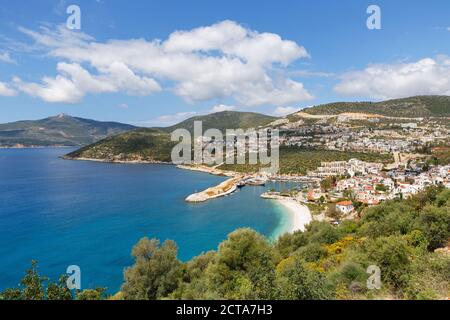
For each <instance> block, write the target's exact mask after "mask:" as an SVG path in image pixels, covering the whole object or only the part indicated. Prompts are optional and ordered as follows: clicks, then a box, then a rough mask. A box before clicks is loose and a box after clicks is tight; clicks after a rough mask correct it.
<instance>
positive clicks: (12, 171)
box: [0, 148, 289, 293]
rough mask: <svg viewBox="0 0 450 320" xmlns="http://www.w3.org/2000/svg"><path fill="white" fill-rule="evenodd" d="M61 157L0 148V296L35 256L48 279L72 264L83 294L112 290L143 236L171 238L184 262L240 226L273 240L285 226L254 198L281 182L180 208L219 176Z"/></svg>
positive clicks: (266, 203)
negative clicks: (96, 289) (86, 290)
mask: <svg viewBox="0 0 450 320" xmlns="http://www.w3.org/2000/svg"><path fill="white" fill-rule="evenodd" d="M70 151H72V149H69V148H48V149H47V148H45V149H0V243H1V246H0V257H1V258H0V290H3V289H5V288H7V287H13V286H17V284H18V282H19V280H20V279H21V278H22V276H23V274H24V272H25V270H26V268H28V267H29V266H30V262H31V260H32V259H35V260H38V261H39V267H40V271H41V273H42V274H45V275H47V276H50V277H51V278H52V279H54V280H55V279H57V278H58V276H59V275H61V274H63V273H64V272H65V270H66V268H67V267H68V266H69V265H78V266H79V267H80V268H81V282H82V287H83V288H93V287H107V288H108V292H110V293H114V292H116V291H117V290H118V289H119V288H120V285H121V283H122V281H123V270H124V268H126V267H127V266H130V265H131V264H132V263H133V260H132V258H131V256H130V252H131V248H132V246H133V245H134V244H135V243H136V242H137V241H138V240H139V239H140V238H142V237H144V236H147V237H149V238H158V239H161V240H165V239H172V240H175V241H176V242H177V244H178V246H179V258H180V259H181V260H183V261H185V260H188V259H190V258H192V257H193V256H196V255H198V254H200V253H202V252H204V251H208V250H213V249H216V248H217V245H218V244H219V243H220V242H221V241H223V240H224V239H225V238H226V236H227V234H228V233H229V232H231V231H233V230H235V229H236V228H239V227H251V228H253V229H255V230H257V231H259V232H261V233H262V234H264V235H266V236H268V237H272V238H274V237H276V236H277V235H278V234H279V233H281V232H283V230H286V228H287V227H288V226H287V224H288V223H289V222H288V221H287V220H286V219H287V218H286V217H287V215H286V214H284V213H283V211H282V208H281V207H279V206H277V205H276V203H274V202H272V201H270V200H264V199H261V198H260V197H259V196H260V194H261V193H262V192H264V191H266V190H267V189H269V188H272V187H275V188H277V189H280V188H285V187H286V186H285V185H283V184H269V185H266V186H265V187H245V188H243V189H241V190H239V191H237V192H235V193H234V194H232V195H230V196H228V197H223V198H219V199H215V200H212V201H209V202H206V203H202V204H188V203H186V202H185V201H184V198H185V197H186V196H187V195H189V194H191V193H193V192H196V191H200V190H203V189H205V188H207V187H210V186H212V185H214V184H217V183H219V182H220V181H223V180H224V179H225V178H223V177H217V176H212V175H209V174H204V173H199V172H193V171H187V170H181V169H177V168H176V167H174V166H169V165H137V164H105V163H96V162H85V161H68V160H62V159H60V158H59V157H60V156H61V155H63V154H66V153H68V152H70Z"/></svg>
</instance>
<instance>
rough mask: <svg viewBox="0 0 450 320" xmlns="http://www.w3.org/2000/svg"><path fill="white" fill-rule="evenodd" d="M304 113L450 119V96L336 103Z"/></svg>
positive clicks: (307, 110)
mask: <svg viewBox="0 0 450 320" xmlns="http://www.w3.org/2000/svg"><path fill="white" fill-rule="evenodd" d="M302 111H304V112H306V113H309V114H314V115H336V114H340V113H344V112H363V113H373V114H380V115H384V116H389V117H411V118H416V117H450V96H416V97H410V98H403V99H394V100H387V101H381V102H336V103H328V104H323V105H318V106H314V107H311V108H306V109H303V110H302Z"/></svg>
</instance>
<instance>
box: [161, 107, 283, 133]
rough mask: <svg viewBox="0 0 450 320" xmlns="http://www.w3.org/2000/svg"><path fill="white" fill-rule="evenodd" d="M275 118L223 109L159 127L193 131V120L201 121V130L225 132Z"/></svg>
mask: <svg viewBox="0 0 450 320" xmlns="http://www.w3.org/2000/svg"><path fill="white" fill-rule="evenodd" d="M276 119H277V118H276V117H271V116H267V115H264V114H260V113H254V112H237V111H223V112H217V113H212V114H208V115H205V116H196V117H192V118H189V119H187V120H184V121H182V122H180V123H178V124H176V125H173V126H170V127H166V128H160V129H161V130H164V131H166V132H172V131H174V130H176V129H178V128H183V129H187V130H189V131H190V132H193V131H194V121H202V125H203V130H207V129H210V128H215V129H219V130H221V131H222V132H223V133H224V134H225V130H226V129H238V128H240V129H249V128H258V127H260V126H264V125H267V124H269V123H270V122H272V121H274V120H276Z"/></svg>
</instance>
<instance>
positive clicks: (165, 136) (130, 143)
mask: <svg viewBox="0 0 450 320" xmlns="http://www.w3.org/2000/svg"><path fill="white" fill-rule="evenodd" d="M274 119H276V118H274V117H270V116H266V115H262V114H258V113H250V112H233V111H224V112H218V113H214V114H209V115H205V116H197V117H192V118H189V119H187V120H185V121H183V122H180V123H178V124H176V125H174V126H171V127H166V128H147V129H138V130H134V131H131V132H126V133H122V134H119V135H116V136H113V137H109V138H106V139H104V140H102V141H99V142H97V143H94V144H92V145H89V146H86V147H83V148H81V149H79V150H77V151H75V152H73V153H71V154H68V155H67V157H68V158H92V159H102V160H108V161H148V162H152V161H162V162H170V153H171V150H172V148H173V146H174V145H175V144H176V142H172V141H171V140H170V133H171V132H172V131H174V130H176V129H178V128H184V129H187V130H189V131H190V132H193V130H194V121H202V126H203V131H205V130H207V129H210V128H217V129H219V130H221V131H222V132H223V133H224V134H225V130H226V129H238V128H242V129H248V128H257V127H258V126H263V125H266V124H268V123H270V122H272V121H273V120H274Z"/></svg>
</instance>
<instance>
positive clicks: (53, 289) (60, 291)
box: [47, 275, 73, 300]
mask: <svg viewBox="0 0 450 320" xmlns="http://www.w3.org/2000/svg"><path fill="white" fill-rule="evenodd" d="M66 281H67V275H64V276H61V277H60V278H59V281H58V282H56V283H53V282H52V283H50V284H49V285H48V286H47V300H72V299H73V296H72V292H70V290H69V289H68V288H67V284H66Z"/></svg>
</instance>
